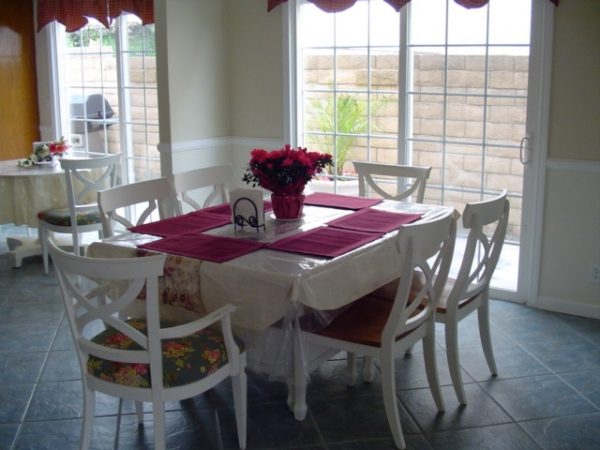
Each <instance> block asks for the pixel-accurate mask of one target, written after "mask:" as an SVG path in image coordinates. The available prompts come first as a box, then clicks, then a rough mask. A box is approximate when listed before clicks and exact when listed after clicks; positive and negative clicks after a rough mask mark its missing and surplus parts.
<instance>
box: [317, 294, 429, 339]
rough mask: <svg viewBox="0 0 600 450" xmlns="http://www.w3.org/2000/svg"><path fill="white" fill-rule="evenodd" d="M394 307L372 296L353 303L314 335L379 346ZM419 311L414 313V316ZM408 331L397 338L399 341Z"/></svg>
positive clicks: (391, 303)
mask: <svg viewBox="0 0 600 450" xmlns="http://www.w3.org/2000/svg"><path fill="white" fill-rule="evenodd" d="M393 306H394V303H393V302H390V301H387V300H384V299H382V298H379V297H376V296H374V295H368V296H366V297H363V298H361V299H359V300H357V301H355V302H354V303H353V304H352V305H351V306H350V307H349V308H348V309H347V310H346V311H344V312H343V313H342V314H340V315H339V316H338V317H336V318H335V319H334V320H333V322H331V323H330V324H329V325H328V326H327V327H325V328H324V329H322V330H320V331H319V332H317V333H315V334H318V335H320V336H327V337H330V338H333V339H339V340H342V341H349V342H356V343H357V344H363V345H370V346H374V347H379V346H381V334H382V333H383V328H384V327H385V324H386V323H387V320H388V318H389V316H390V312H391V311H392V307H393ZM418 312H419V311H415V313H413V314H412V316H415V315H416V314H417V313H418ZM409 333H410V331H407V332H405V333H402V334H401V335H399V336H398V337H397V339H400V338H402V337H404V336H406V335H408V334H409Z"/></svg>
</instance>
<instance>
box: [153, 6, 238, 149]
mask: <svg viewBox="0 0 600 450" xmlns="http://www.w3.org/2000/svg"><path fill="white" fill-rule="evenodd" d="M160 1H165V0H160ZM160 1H158V2H157V3H160ZM166 4H167V8H166V9H165V14H166V17H163V18H162V19H163V20H165V21H166V33H167V39H166V41H167V45H166V51H167V55H166V57H167V61H168V63H167V70H168V86H169V89H168V94H169V112H170V128H171V140H172V142H182V141H190V140H196V139H201V138H207V137H215V136H228V135H230V131H231V128H230V120H229V109H230V96H229V92H230V89H229V84H230V83H229V69H228V42H227V32H226V26H225V20H226V17H225V3H224V2H220V1H218V2H216V1H214V0H177V1H176V2H172V1H171V2H166ZM159 20H160V19H158V18H157V23H158V21H159ZM160 50H164V47H163V46H161V47H160ZM161 57H163V55H157V58H158V59H159V61H160V59H161ZM161 70H164V66H161ZM161 88H163V85H161ZM163 91H164V90H163ZM161 118H162V117H161Z"/></svg>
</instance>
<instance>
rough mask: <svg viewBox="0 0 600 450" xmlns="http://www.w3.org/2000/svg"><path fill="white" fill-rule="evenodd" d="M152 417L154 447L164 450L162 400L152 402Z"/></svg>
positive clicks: (163, 410)
mask: <svg viewBox="0 0 600 450" xmlns="http://www.w3.org/2000/svg"><path fill="white" fill-rule="evenodd" d="M152 416H153V417H152V418H153V419H154V448H155V450H165V449H166V442H165V404H164V403H163V402H162V401H153V402H152Z"/></svg>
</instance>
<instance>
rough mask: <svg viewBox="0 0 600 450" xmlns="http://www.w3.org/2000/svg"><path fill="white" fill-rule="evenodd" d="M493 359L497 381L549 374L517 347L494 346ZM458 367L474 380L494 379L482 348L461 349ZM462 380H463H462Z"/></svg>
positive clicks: (545, 368) (544, 367)
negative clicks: (496, 370) (496, 371)
mask: <svg viewBox="0 0 600 450" xmlns="http://www.w3.org/2000/svg"><path fill="white" fill-rule="evenodd" d="M494 359H495V360H496V368H497V369H498V375H497V378H498V379H504V378H517V377H526V376H532V375H545V374H549V373H551V372H550V369H548V368H547V367H546V366H544V365H543V364H541V363H540V362H539V361H538V360H536V359H535V358H534V357H533V356H531V354H529V353H528V352H526V351H525V350H523V349H522V348H521V347H519V346H516V345H515V346H511V347H499V348H498V347H496V346H494ZM460 365H461V367H462V368H463V369H464V370H465V371H466V372H467V373H468V374H469V375H470V376H471V377H472V378H474V379H475V380H477V381H484V380H490V379H493V378H494V377H493V376H492V374H491V372H490V368H489V367H488V365H487V362H486V359H485V355H484V354H483V349H482V348H475V347H471V348H461V349H460ZM463 380H464V378H463Z"/></svg>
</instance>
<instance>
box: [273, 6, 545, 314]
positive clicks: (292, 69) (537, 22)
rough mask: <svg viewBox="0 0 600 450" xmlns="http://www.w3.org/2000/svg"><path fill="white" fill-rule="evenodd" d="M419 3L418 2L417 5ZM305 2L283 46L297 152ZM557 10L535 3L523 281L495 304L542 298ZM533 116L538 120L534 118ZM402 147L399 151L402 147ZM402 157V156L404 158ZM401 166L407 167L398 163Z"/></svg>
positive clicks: (403, 15)
mask: <svg viewBox="0 0 600 450" xmlns="http://www.w3.org/2000/svg"><path fill="white" fill-rule="evenodd" d="M415 1H419V0H415ZM299 7H300V0H289V1H288V2H287V3H284V5H283V6H282V8H283V10H282V20H283V23H282V41H283V64H284V67H283V73H284V105H283V106H284V108H283V110H284V114H285V116H286V117H285V120H284V138H285V140H286V142H289V143H291V144H292V145H294V146H297V145H298V130H299V129H300V125H301V123H300V121H301V118H300V117H299V116H300V114H299V113H298V111H299V108H298V103H299V100H298V99H299V98H300V90H301V86H299V80H301V79H302V77H301V74H300V72H299V70H300V68H299V67H298V64H297V54H298V38H297V28H296V23H297V18H298V12H299ZM399 15H400V19H399V20H400V21H401V24H400V26H401V33H400V36H401V37H400V52H401V54H400V58H401V60H403V61H406V56H407V55H406V52H407V45H406V44H407V33H408V14H407V10H406V6H405V7H403V8H402V9H401V10H400V13H399ZM553 22H554V5H552V4H551V3H550V2H549V1H548V0H533V1H532V23H531V39H530V67H535V68H536V70H529V80H528V94H527V95H528V98H527V101H528V114H527V123H526V135H527V136H529V142H528V148H527V150H528V151H529V154H530V158H529V161H530V163H529V164H528V165H526V167H525V174H524V177H523V178H524V183H523V197H524V201H525V198H527V202H528V204H529V206H528V207H526V208H525V207H524V208H523V216H522V231H521V251H520V260H519V280H518V287H517V291H516V292H514V293H512V292H508V291H499V290H494V291H493V295H494V296H495V297H496V298H503V299H508V300H514V301H521V302H526V303H529V304H535V303H536V302H537V298H538V294H539V289H538V285H539V276H540V261H541V247H542V229H543V205H544V190H545V167H546V159H547V152H548V131H549V109H550V108H549V103H550V100H549V99H550V81H551V80H550V74H551V67H552V35H553ZM408 73H409V72H408V70H400V71H399V80H398V82H399V86H400V92H399V95H400V98H402V99H404V100H401V102H402V101H403V102H405V99H406V86H407V85H408V84H407V82H406V81H407V79H406V77H407V76H408ZM529 111H533V112H534V114H530V113H529ZM409 117H410V114H409V111H408V108H407V105H406V104H404V105H402V104H399V117H398V120H399V127H398V134H399V136H398V141H399V143H403V142H406V136H407V131H408V126H409V124H408V118H409ZM399 147H400V146H399ZM400 153H402V152H399V154H400ZM399 162H402V161H399Z"/></svg>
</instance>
